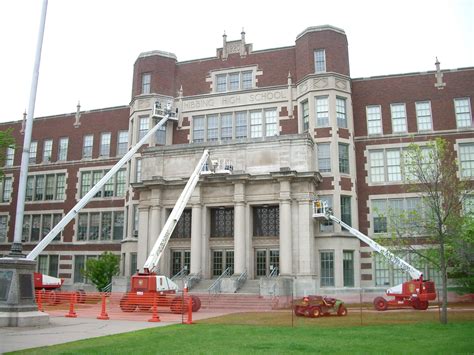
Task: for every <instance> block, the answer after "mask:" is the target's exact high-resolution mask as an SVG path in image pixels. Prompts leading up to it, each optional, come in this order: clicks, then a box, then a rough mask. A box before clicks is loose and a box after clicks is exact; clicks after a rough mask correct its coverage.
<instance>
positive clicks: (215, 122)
mask: <svg viewBox="0 0 474 355" xmlns="http://www.w3.org/2000/svg"><path fill="white" fill-rule="evenodd" d="M218 139H219V116H218V115H209V116H207V141H208V142H210V141H217V140H218Z"/></svg>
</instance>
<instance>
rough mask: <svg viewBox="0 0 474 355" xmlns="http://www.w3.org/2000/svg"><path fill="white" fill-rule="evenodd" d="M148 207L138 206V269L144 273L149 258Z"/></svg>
mask: <svg viewBox="0 0 474 355" xmlns="http://www.w3.org/2000/svg"><path fill="white" fill-rule="evenodd" d="M148 215H149V207H148V206H138V245H137V268H139V269H140V270H142V271H143V265H144V264H145V261H146V259H147V258H148V253H149V250H148V248H151V247H149V245H148Z"/></svg>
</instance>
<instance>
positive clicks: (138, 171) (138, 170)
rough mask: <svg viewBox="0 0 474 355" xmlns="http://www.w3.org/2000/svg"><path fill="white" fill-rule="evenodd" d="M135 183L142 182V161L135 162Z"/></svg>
mask: <svg viewBox="0 0 474 355" xmlns="http://www.w3.org/2000/svg"><path fill="white" fill-rule="evenodd" d="M135 162H136V164H135V182H142V160H141V159H137V160H135Z"/></svg>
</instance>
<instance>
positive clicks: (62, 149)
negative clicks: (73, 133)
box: [58, 137, 69, 161]
mask: <svg viewBox="0 0 474 355" xmlns="http://www.w3.org/2000/svg"><path fill="white" fill-rule="evenodd" d="M68 145H69V138H68V137H62V138H60V139H59V145H58V160H59V161H66V160H67V149H68Z"/></svg>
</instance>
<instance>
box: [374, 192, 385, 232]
mask: <svg viewBox="0 0 474 355" xmlns="http://www.w3.org/2000/svg"><path fill="white" fill-rule="evenodd" d="M372 216H373V218H374V223H373V227H374V233H387V201H386V200H373V201H372Z"/></svg>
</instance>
